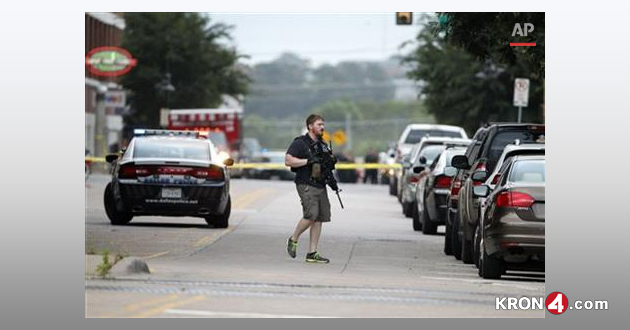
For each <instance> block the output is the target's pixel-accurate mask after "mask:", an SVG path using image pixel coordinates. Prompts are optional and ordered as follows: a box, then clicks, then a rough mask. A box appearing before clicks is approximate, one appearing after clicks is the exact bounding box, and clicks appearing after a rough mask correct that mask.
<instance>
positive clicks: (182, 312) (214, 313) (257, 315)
mask: <svg viewBox="0 0 630 330" xmlns="http://www.w3.org/2000/svg"><path fill="white" fill-rule="evenodd" d="M164 313H165V314H173V315H190V316H208V317H228V318H331V317H329V316H311V315H288V314H265V313H236V312H219V311H205V310H193V309H167V310H165V311H164Z"/></svg>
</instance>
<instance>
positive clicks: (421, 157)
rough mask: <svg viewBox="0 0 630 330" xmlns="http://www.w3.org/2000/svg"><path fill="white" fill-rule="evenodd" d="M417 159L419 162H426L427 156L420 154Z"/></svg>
mask: <svg viewBox="0 0 630 330" xmlns="http://www.w3.org/2000/svg"><path fill="white" fill-rule="evenodd" d="M418 161H419V162H420V164H426V163H427V157H424V156H420V159H418Z"/></svg>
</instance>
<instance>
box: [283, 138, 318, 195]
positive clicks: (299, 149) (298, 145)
mask: <svg viewBox="0 0 630 330" xmlns="http://www.w3.org/2000/svg"><path fill="white" fill-rule="evenodd" d="M313 143H316V142H315V141H313V139H311V137H310V136H309V135H308V133H306V134H305V135H303V136H300V137H297V138H295V139H294V140H293V142H292V143H291V145H290V146H289V149H288V150H287V154H289V155H291V156H293V157H295V158H300V159H309V158H310V156H311V150H310V148H309V146H310V145H311V144H313ZM315 148H317V149H316V150H317V151H321V150H322V149H321V148H322V145H321V143H316V144H315ZM293 170H294V171H295V180H294V182H295V183H297V184H309V185H311V186H313V187H317V188H324V187H325V183H324V182H323V181H320V182H316V181H313V180H311V169H310V166H309V165H304V166H300V167H294V168H293Z"/></svg>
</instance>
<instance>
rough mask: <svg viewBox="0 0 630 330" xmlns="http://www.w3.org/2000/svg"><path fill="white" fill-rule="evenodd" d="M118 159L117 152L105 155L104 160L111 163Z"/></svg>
mask: <svg viewBox="0 0 630 330" xmlns="http://www.w3.org/2000/svg"><path fill="white" fill-rule="evenodd" d="M117 159H118V155H117V154H109V155H107V156H105V161H106V162H108V163H110V164H111V163H113V162H114V161H116V160H117Z"/></svg>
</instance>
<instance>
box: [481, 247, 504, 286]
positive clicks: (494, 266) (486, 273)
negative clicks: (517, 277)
mask: <svg viewBox="0 0 630 330" xmlns="http://www.w3.org/2000/svg"><path fill="white" fill-rule="evenodd" d="M482 258H483V261H482V262H481V265H480V267H479V268H480V269H481V277H483V278H487V279H499V278H501V273H502V272H503V269H502V268H503V265H502V264H503V263H502V261H501V259H499V258H495V257H491V256H489V255H487V254H486V250H485V249H483V257H482Z"/></svg>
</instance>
